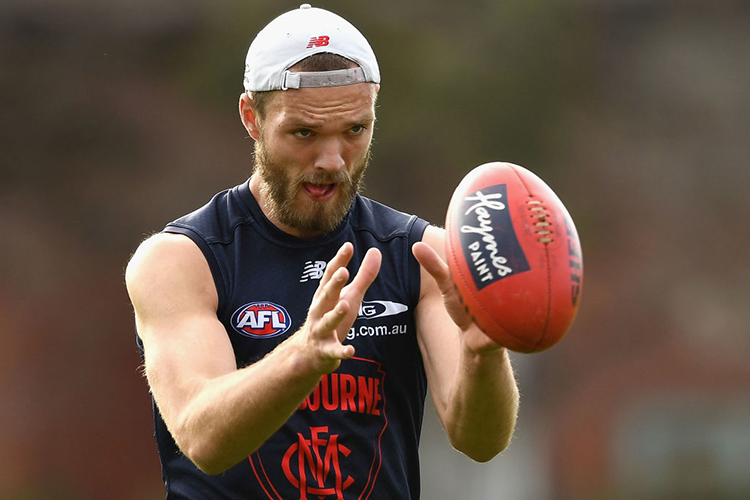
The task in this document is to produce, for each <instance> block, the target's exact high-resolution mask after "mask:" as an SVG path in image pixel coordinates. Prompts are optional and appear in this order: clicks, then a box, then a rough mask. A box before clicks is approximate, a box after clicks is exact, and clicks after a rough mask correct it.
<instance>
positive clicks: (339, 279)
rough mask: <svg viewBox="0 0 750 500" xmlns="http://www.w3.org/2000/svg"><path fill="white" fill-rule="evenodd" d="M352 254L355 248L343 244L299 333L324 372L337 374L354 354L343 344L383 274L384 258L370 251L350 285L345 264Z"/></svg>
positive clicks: (327, 269)
mask: <svg viewBox="0 0 750 500" xmlns="http://www.w3.org/2000/svg"><path fill="white" fill-rule="evenodd" d="M353 254H354V247H353V245H352V244H351V243H344V244H343V245H342V246H341V248H340V249H339V251H338V252H337V253H336V255H335V256H334V257H333V259H331V261H330V262H329V263H328V265H327V266H326V270H325V273H324V274H323V277H322V278H321V280H320V284H319V285H318V289H317V290H316V291H315V295H313V299H312V303H311V304H310V309H309V312H308V313H307V321H306V322H305V325H304V326H303V327H302V330H301V332H300V334H302V335H303V337H304V339H305V341H306V342H308V343H309V344H310V345H309V347H310V348H311V349H312V352H313V353H316V355H317V358H318V361H319V363H320V366H319V367H318V368H319V370H320V371H321V372H323V373H330V372H332V371H334V370H335V369H336V368H338V366H339V364H340V363H341V360H343V359H349V358H351V357H352V356H353V355H354V346H352V345H343V344H342V342H343V341H344V339H345V338H346V336H347V334H348V333H349V329H350V328H351V327H352V325H353V324H354V320H355V319H356V318H357V314H358V313H359V307H360V305H361V304H362V299H363V298H364V296H365V292H366V291H367V289H368V288H369V287H370V285H371V284H372V282H373V281H375V278H376V277H377V275H378V272H379V271H380V263H381V260H382V256H381V254H380V251H379V250H377V249H375V248H371V249H370V250H368V251H367V254H365V257H364V259H363V260H362V264H361V266H360V268H359V271H358V272H357V274H356V275H355V276H354V279H353V280H352V282H351V283H349V284H348V285H347V284H346V282H347V281H348V279H349V271H348V270H347V269H346V265H347V264H348V263H349V261H350V260H351V258H352V255H353Z"/></svg>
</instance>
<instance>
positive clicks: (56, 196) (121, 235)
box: [0, 0, 750, 500]
mask: <svg viewBox="0 0 750 500" xmlns="http://www.w3.org/2000/svg"><path fill="white" fill-rule="evenodd" d="M297 5H298V3H296V2H289V1H275V2H270V1H266V2H261V1H251V0H245V1H238V0H225V1H222V2H205V1H199V0H179V1H178V0H161V1H159V2H151V1H146V0H110V1H108V2H99V1H94V0H66V2H59V1H53V0H2V2H1V3H0V499H2V500H36V499H45V500H99V499H108V500H136V499H141V500H143V499H145V500H152V499H158V498H163V496H164V493H163V487H162V486H161V484H160V472H159V463H158V458H157V455H156V449H155V445H154V443H153V438H152V424H151V408H150V399H149V395H148V392H147V387H146V384H145V382H144V380H143V379H142V377H141V375H140V373H139V363H140V360H139V358H138V354H137V350H136V347H135V340H134V330H133V318H132V310H131V308H130V304H129V301H128V298H127V295H126V293H125V289H124V286H123V277H122V276H123V270H124V266H125V264H126V262H127V260H128V258H129V256H130V254H131V252H132V251H133V250H134V249H135V248H136V246H137V245H138V243H139V242H140V241H141V240H142V239H143V238H144V237H145V236H147V235H148V234H151V233H152V232H155V231H158V230H160V229H161V228H162V227H163V226H164V224H165V223H166V222H168V221H170V220H172V219H174V218H176V217H178V216H180V215H182V214H184V213H186V212H188V211H191V210H192V209H194V208H196V207H198V206H200V205H201V204H203V203H204V202H205V201H207V200H208V199H209V198H210V197H211V196H212V195H213V194H214V192H216V191H218V190H220V189H223V188H226V187H230V186H233V185H235V184H237V183H239V182H240V181H242V180H243V179H244V178H246V176H247V175H248V174H249V171H250V166H251V152H252V141H251V140H250V139H248V138H247V134H246V133H245V131H244V129H243V128H242V126H241V124H240V122H239V120H238V114H237V100H238V96H239V94H240V92H241V91H242V71H243V62H244V55H245V51H246V50H247V47H248V45H249V43H250V41H251V40H252V38H253V36H254V34H255V33H256V32H257V31H258V30H259V29H260V28H261V27H262V26H264V25H265V24H266V23H267V22H268V21H270V20H271V19H272V18H273V17H275V16H276V15H278V14H280V13H282V12H284V11H286V10H289V9H291V8H294V7H296V6H297ZM314 5H315V6H318V7H325V8H329V9H331V10H334V11H336V12H338V13H339V14H341V15H343V16H344V17H346V18H347V19H349V20H350V21H352V22H353V23H354V24H355V25H356V26H358V27H359V28H360V30H361V31H362V32H363V33H364V34H365V35H366V36H367V37H368V39H369V40H370V42H371V44H372V46H373V47H374V49H375V52H376V54H377V56H378V59H379V62H380V65H381V71H382V74H383V85H382V91H381V93H380V100H379V109H378V125H377V130H376V132H375V146H374V157H373V161H372V163H371V167H370V170H369V172H368V176H367V179H366V191H365V194H366V195H368V196H370V197H372V198H375V199H378V200H380V201H382V202H385V203H387V204H390V205H392V206H394V207H395V208H398V209H400V210H403V211H408V212H413V213H417V214H419V215H421V216H422V217H424V218H427V219H428V220H430V221H432V222H434V223H436V224H442V222H443V219H444V216H445V210H446V208H447V204H448V200H449V198H450V195H451V193H452V190H453V188H454V187H455V186H456V185H457V184H458V182H459V180H460V179H461V177H462V176H463V175H464V174H465V173H466V172H468V171H469V170H470V169H471V168H473V167H474V166H476V165H478V164H480V163H484V162H487V161H495V160H502V161H510V162H513V163H517V164H520V165H523V166H525V167H527V168H529V169H531V170H533V171H535V172H536V173H537V174H539V175H540V176H541V177H542V178H544V179H545V180H546V181H547V182H548V183H549V184H550V185H551V186H552V187H553V189H555V190H556V191H557V193H558V195H559V196H560V197H561V199H562V200H563V201H564V202H565V203H566V205H567V207H568V209H569V211H570V212H571V214H572V216H573V218H574V220H575V221H576V224H577V226H578V230H579V233H580V235H581V239H582V244H583V251H584V261H585V266H586V270H585V273H586V274H585V286H584V292H583V300H582V306H581V310H580V313H579V316H578V319H577V320H576V323H575V325H574V326H573V328H572V330H571V331H570V332H569V334H568V336H567V337H566V338H565V339H564V340H563V341H562V342H561V343H560V344H559V345H558V346H556V347H554V348H553V349H552V350H550V351H548V352H545V353H542V354H536V355H525V356H524V355H514V356H513V360H514V363H515V366H516V370H517V377H518V381H519V385H520V388H521V393H522V408H521V413H520V419H519V423H518V431H517V435H516V437H515V439H514V441H513V443H512V444H511V446H510V448H509V449H508V450H506V451H505V452H504V453H503V454H502V455H501V456H499V457H498V458H496V459H495V460H493V461H492V462H490V463H488V464H483V465H479V464H474V463H472V462H471V461H469V460H468V459H466V458H464V457H463V456H461V455H459V454H458V453H456V452H454V451H452V450H451V449H450V447H449V445H448V444H447V441H446V439H445V438H444V436H443V433H442V430H441V429H440V426H439V424H438V423H437V422H436V418H435V415H434V411H433V410H431V409H430V410H428V414H427V417H426V421H425V430H424V435H423V443H422V456H423V464H422V468H423V498H425V499H436V500H443V499H446V500H448V499H455V498H463V499H467V500H468V499H497V498H502V499H509V500H620V499H647V500H648V499H688V500H698V499H700V500H703V499H705V500H709V499H711V500H715V499H732V500H733V499H740V498H749V497H750V363H749V362H748V358H749V355H750V307H748V304H750V284H749V283H750V266H748V260H749V259H748V256H750V251H749V250H748V247H749V246H750V223H748V222H749V221H748V211H749V210H748V209H750V201H748V199H749V198H750V168H748V167H750V160H749V159H750V139H749V138H750V130H749V129H750V123H749V120H748V116H749V114H750V92H749V91H748V90H749V89H750V64H748V61H750V2H747V1H746V0H503V1H466V2H456V1H447V0H432V1H426V0H412V1H396V0H382V1H378V2H375V1H365V0H347V1H344V0H339V1H334V0H321V1H320V2H317V3H314Z"/></svg>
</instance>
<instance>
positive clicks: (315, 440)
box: [154, 182, 427, 500]
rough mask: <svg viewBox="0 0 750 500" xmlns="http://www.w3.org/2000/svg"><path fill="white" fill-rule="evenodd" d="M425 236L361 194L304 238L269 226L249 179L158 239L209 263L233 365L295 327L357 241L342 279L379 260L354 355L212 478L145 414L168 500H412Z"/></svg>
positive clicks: (356, 328) (251, 358)
mask: <svg viewBox="0 0 750 500" xmlns="http://www.w3.org/2000/svg"><path fill="white" fill-rule="evenodd" d="M426 226H427V222H425V221H424V220H422V219H419V218H417V217H415V216H409V215H406V214H403V213H401V212H398V211H396V210H393V209H391V208H388V207H386V206H384V205H381V204H379V203H377V202H374V201H372V200H369V199H367V198H365V197H362V196H357V197H356V198H355V200H354V202H353V204H352V207H351V209H350V211H349V214H348V215H347V217H346V218H345V219H344V221H343V222H342V224H341V225H340V226H339V227H338V228H337V229H336V230H334V231H333V232H331V233H328V234H325V235H322V236H320V237H318V238H316V239H313V240H302V239H299V238H296V237H294V236H291V235H289V234H286V233H284V232H283V231H281V230H279V229H278V228H277V227H275V226H274V225H273V224H272V223H270V222H269V221H268V219H266V217H265V216H264V215H263V213H262V212H261V210H260V208H259V206H258V204H257V202H256V201H255V199H254V197H253V195H252V194H251V192H250V190H249V188H248V183H247V182H245V183H243V184H241V185H239V186H236V187H234V188H232V189H229V190H226V191H223V192H221V193H219V194H217V195H216V196H215V197H214V198H213V199H212V200H211V201H210V202H209V203H208V204H207V205H205V206H204V207H202V208H200V209H199V210H197V211H195V212H193V213H191V214H189V215H187V216H185V217H182V218H180V219H178V220H176V221H174V222H172V223H170V224H169V225H167V227H166V229H165V231H167V232H170V233H179V234H183V235H186V236H188V237H189V238H191V239H192V240H193V241H194V242H195V243H196V244H197V245H198V246H199V247H200V249H201V250H202V252H203V254H204V255H205V257H206V260H207V261H208V264H209V267H210V268H211V272H212V274H213V278H214V282H215V284H216V289H217V292H218V296H219V308H218V316H219V319H220V320H221V321H222V323H223V324H224V326H225V328H226V332H227V335H228V337H229V340H230V341H231V343H232V346H233V348H234V353H235V357H236V360H237V367H238V368H241V367H244V366H247V365H249V364H251V363H253V362H255V361H257V360H259V359H261V358H262V357H263V356H265V355H266V354H267V353H268V352H270V351H271V350H273V349H274V348H275V347H276V346H277V345H279V344H280V343H281V342H283V341H284V340H285V339H286V338H288V337H289V336H290V335H292V334H293V333H294V332H296V331H297V330H298V329H299V328H300V327H301V326H302V323H303V322H304V320H305V318H306V314H307V309H308V307H309V305H310V303H311V301H312V297H313V294H314V292H315V290H316V288H317V286H318V284H319V281H320V278H321V277H322V275H323V271H324V269H325V266H326V263H327V262H328V261H329V260H330V259H332V258H333V256H334V255H335V254H336V251H337V250H338V249H339V247H340V246H341V245H342V244H343V243H344V242H346V241H350V242H352V243H353V244H354V250H355V252H354V256H353V258H352V260H351V262H350V263H349V266H348V268H349V271H350V273H351V274H352V275H354V273H356V271H357V270H358V268H359V265H360V262H361V261H362V259H363V258H364V255H365V252H366V251H367V250H368V249H369V248H371V247H376V248H379V249H380V251H381V253H382V255H383V262H382V266H381V270H380V273H379V275H378V277H377V279H376V280H375V282H374V283H373V284H372V286H371V287H370V288H369V289H368V291H367V293H366V294H365V297H364V301H363V302H362V306H361V307H360V311H359V316H358V317H357V320H356V321H355V323H354V325H353V327H352V328H351V330H350V331H349V334H348V336H347V339H346V340H345V343H351V344H352V345H353V346H354V347H355V349H356V353H355V356H354V358H352V359H350V360H345V361H343V362H342V363H341V366H340V367H339V369H338V370H336V371H335V372H333V373H331V374H328V375H325V376H323V377H322V379H321V381H320V383H319V385H318V387H317V388H316V389H315V390H314V391H313V392H312V393H311V394H310V395H309V396H308V397H307V398H306V399H305V400H304V401H303V402H302V404H301V405H300V406H299V408H298V409H297V411H296V412H295V413H294V414H293V415H292V417H291V418H290V419H289V420H288V421H287V423H286V424H285V425H284V426H283V427H282V428H281V429H280V430H279V431H278V432H277V433H276V434H274V435H273V436H272V437H271V438H270V439H268V441H266V443H265V444H263V446H261V448H260V449H259V450H258V451H257V452H255V453H253V454H252V455H250V456H249V457H248V458H247V459H246V460H243V461H242V462H240V463H239V464H237V465H236V466H234V467H232V468H231V469H229V470H227V471H226V472H224V473H222V474H219V475H216V476H209V475H206V474H204V473H202V472H201V471H199V470H198V469H197V468H196V467H195V466H194V465H193V464H192V462H190V460H188V459H187V458H186V457H184V456H183V455H182V454H181V452H180V451H179V449H178V448H177V446H176V445H175V443H174V440H173V439H172V437H171V435H170V434H169V432H168V430H167V428H166V426H165V424H164V422H163V420H162V419H161V416H160V415H159V412H158V408H156V407H155V408H154V414H155V423H156V440H157V446H158V449H159V454H160V458H161V463H162V474H163V479H164V483H165V485H166V488H167V499H168V500H177V499H193V500H198V499H201V500H204V499H228V500H230V499H231V500H247V499H258V500H265V499H267V500H292V499H295V500H298V499H307V498H309V499H315V500H318V499H320V500H326V499H330V500H339V499H383V498H388V499H392V500H397V499H412V500H413V499H417V498H419V491H420V485H419V458H418V445H419V436H420V432H421V426H422V415H423V409H424V400H425V395H426V386H427V383H426V377H425V373H424V366H423V363H422V357H421V355H420V351H419V347H418V345H417V338H416V330H415V323H414V310H415V308H416V306H417V302H418V300H419V289H420V271H419V265H418V263H417V262H416V260H415V259H414V257H413V256H412V253H411V246H412V244H413V243H414V242H415V241H418V240H420V239H421V238H422V235H423V233H424V230H425V228H426ZM279 389H282V388H279Z"/></svg>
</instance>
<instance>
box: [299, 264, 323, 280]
mask: <svg viewBox="0 0 750 500" xmlns="http://www.w3.org/2000/svg"><path fill="white" fill-rule="evenodd" d="M326 264H327V263H326V261H324V260H308V261H307V262H305V268H304V269H303V270H302V277H301V278H300V279H299V282H300V283H305V282H306V281H310V280H319V279H320V278H322V277H323V271H325V270H326Z"/></svg>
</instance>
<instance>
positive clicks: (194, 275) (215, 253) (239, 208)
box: [126, 5, 518, 500]
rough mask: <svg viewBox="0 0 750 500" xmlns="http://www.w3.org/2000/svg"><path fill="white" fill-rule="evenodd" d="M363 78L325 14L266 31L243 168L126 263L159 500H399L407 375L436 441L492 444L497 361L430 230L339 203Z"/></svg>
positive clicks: (412, 480)
mask: <svg viewBox="0 0 750 500" xmlns="http://www.w3.org/2000/svg"><path fill="white" fill-rule="evenodd" d="M379 83H380V74H379V70H378V65H377V61H376V59H375V55H374V54H373V52H372V49H371V48H370V45H369V44H368V42H367V41H366V40H365V38H364V37H363V36H362V35H361V33H360V32H359V31H357V29H356V28H354V27H353V26H352V25H351V24H349V23H348V22H347V21H345V20H344V19H342V18H340V17H339V16H337V15H335V14H332V13H330V12H328V11H325V10H322V9H315V8H311V7H310V6H309V5H302V6H301V7H300V8H299V9H296V10H294V11H291V12H288V13H286V14H283V15H282V16H280V17H278V18H277V19H275V20H274V21H272V22H271V23H270V24H269V25H268V26H267V27H266V28H264V29H263V30H262V31H261V32H260V33H259V34H258V36H257V37H256V39H255V40H254V41H253V43H252V45H251V46H250V49H249V51H248V56H247V61H246V66H245V90H246V92H245V93H243V94H242V96H241V97H240V103H239V107H240V115H241V119H242V123H243V124H244V126H245V128H246V129H247V132H248V133H249V134H250V136H251V137H252V138H253V139H254V140H255V141H256V142H255V145H256V150H255V152H256V154H255V169H254V172H253V175H252V176H251V178H250V179H249V180H248V181H246V182H244V183H242V184H240V185H239V186H236V187H234V188H232V189H229V190H227V191H224V192H222V193H219V194H217V195H216V196H215V197H214V198H213V199H212V200H211V202H209V203H208V204H207V205H206V206H204V207H203V208H201V209H199V210H197V211H196V212H193V213H192V214H189V215H187V216H185V217H183V218H181V219H178V220H177V221H175V222H173V223H171V224H169V225H167V227H166V229H165V230H164V231H163V232H162V233H160V234H157V235H155V236H153V237H151V238H149V239H148V240H146V241H145V242H144V243H143V244H141V246H140V247H139V249H138V250H137V251H136V253H135V254H134V256H133V258H132V260H131V262H130V264H129V265H128V269H127V272H126V281H127V286H128V291H129V293H130V297H131V300H132V302H133V305H134V308H135V315H136V325H137V329H138V336H139V345H140V346H141V347H142V353H143V357H144V363H145V373H146V376H147V379H148V383H149V386H150V388H151V391H152V394H153V399H154V403H155V404H154V412H155V425H156V440H157V446H158V449H159V454H160V458H161V462H162V471H163V479H164V482H165V485H166V488H167V498H168V499H237V500H239V499H274V500H279V499H289V498H321V499H325V498H330V499H333V498H337V499H343V498H362V499H364V498H372V499H416V498H418V497H419V463H418V444H419V435H420V430H421V423H422V415H423V406H424V400H425V396H426V387H427V382H429V387H430V391H431V395H432V399H433V400H434V402H435V406H436V409H437V413H438V415H439V417H440V419H441V421H442V423H443V425H444V427H445V430H446V432H447V434H448V437H449V438H450V441H451V443H452V444H453V446H455V447H456V448H457V449H459V450H461V451H463V452H464V453H465V454H467V455H468V456H470V457H472V458H474V459H475V460H478V461H487V460H490V459H491V458H492V457H494V456H495V455H496V454H497V453H499V452H500V451H501V450H503V449H504V448H505V447H506V446H507V445H508V442H509V440H510V437H511V435H512V432H513V428H514V425H515V419H516V413H517V408H518V392H517V389H516V384H515V380H514V377H513V373H512V369H511V366H510V361H509V358H508V354H507V352H506V350H505V349H503V348H500V347H499V346H497V345H496V344H494V343H493V342H491V341H490V340H489V338H487V337H486V336H485V335H484V334H483V333H482V332H481V331H480V330H479V329H478V328H477V327H476V326H475V325H474V324H473V323H472V322H471V320H470V318H469V317H468V316H467V315H466V313H465V312H464V311H463V309H462V307H461V306H460V304H459V301H458V298H457V295H456V293H455V291H454V288H453V285H452V282H451V279H450V273H449V270H448V267H447V266H446V264H445V262H444V260H443V259H444V232H443V231H442V230H441V229H438V228H435V227H431V226H428V225H427V223H426V222H425V221H423V220H421V219H419V218H417V217H414V216H408V215H405V214H402V213H400V212H397V211H395V210H392V209H390V208H387V207H385V206H383V205H380V204H378V203H376V202H374V201H372V200H368V199H366V198H364V197H362V196H360V195H359V194H358V188H359V182H360V179H361V178H362V175H363V173H364V171H365V168H366V165H367V161H368V158H369V150H370V143H371V139H372V132H373V125H374V122H375V100H376V97H377V92H378V90H379Z"/></svg>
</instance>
